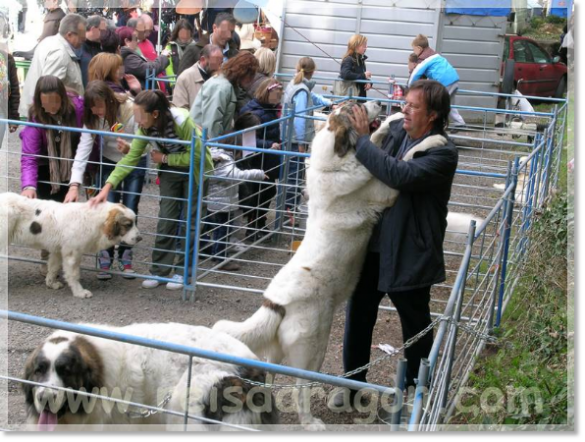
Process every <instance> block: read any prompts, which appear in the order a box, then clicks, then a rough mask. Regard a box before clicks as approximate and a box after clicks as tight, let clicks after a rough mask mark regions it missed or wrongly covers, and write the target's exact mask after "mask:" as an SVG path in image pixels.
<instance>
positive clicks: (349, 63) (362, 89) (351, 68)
mask: <svg viewBox="0 0 585 442" xmlns="http://www.w3.org/2000/svg"><path fill="white" fill-rule="evenodd" d="M367 58H368V57H366V56H365V55H360V54H355V55H354V56H348V57H345V58H344V59H343V61H342V62H341V71H340V72H339V76H340V77H341V78H342V79H344V80H351V81H354V80H367V78H366V70H367V69H366V60H367ZM356 86H357V87H358V91H359V96H360V97H365V96H366V83H356Z"/></svg>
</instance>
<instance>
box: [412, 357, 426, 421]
mask: <svg viewBox="0 0 585 442" xmlns="http://www.w3.org/2000/svg"><path fill="white" fill-rule="evenodd" d="M428 380H429V360H428V359H427V358H421V360H420V367H419V369H418V378H417V384H416V390H415V392H414V406H413V410H412V416H410V422H409V423H408V431H417V430H418V429H419V425H420V420H421V417H422V409H423V406H424V400H425V393H426V391H425V390H426V389H427V385H428Z"/></svg>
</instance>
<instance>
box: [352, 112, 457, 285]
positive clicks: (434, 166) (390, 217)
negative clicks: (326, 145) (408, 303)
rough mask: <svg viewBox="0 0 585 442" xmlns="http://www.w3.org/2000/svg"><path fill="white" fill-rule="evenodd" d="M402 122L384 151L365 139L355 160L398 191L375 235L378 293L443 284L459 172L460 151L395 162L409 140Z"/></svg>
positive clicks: (442, 151)
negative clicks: (450, 212) (449, 205)
mask: <svg viewBox="0 0 585 442" xmlns="http://www.w3.org/2000/svg"><path fill="white" fill-rule="evenodd" d="M402 123H403V120H398V121H395V122H393V123H392V124H391V126H390V131H389V133H388V135H387V136H386V139H385V140H384V143H383V145H382V149H379V148H377V147H376V146H375V145H374V144H372V143H371V142H370V140H369V137H367V136H363V137H360V138H359V139H358V143H357V146H356V149H357V153H356V158H357V159H358V160H359V161H360V162H361V163H362V164H363V165H364V166H366V168H367V169H368V170H369V171H370V172H371V173H372V174H373V175H374V176H375V177H376V178H378V179H379V180H381V181H382V182H383V183H385V184H387V185H388V186H390V187H392V188H394V189H396V190H399V191H400V196H399V197H398V199H397V200H396V204H395V205H394V206H393V207H390V208H388V209H386V210H385V211H384V213H383V214H382V219H381V220H380V222H379V223H378V225H377V226H376V228H375V229H374V232H373V234H372V238H371V240H370V248H372V247H374V248H375V249H376V250H379V251H380V279H379V281H378V290H380V291H383V292H398V291H405V290H412V289H415V288H421V287H428V286H431V285H433V284H437V283H439V282H443V281H445V261H444V258H443V239H444V237H445V230H446V228H447V211H448V210H447V203H448V202H449V197H450V196H451V184H452V182H453V177H454V175H455V169H456V168H457V160H458V154H457V148H456V147H455V145H454V144H453V142H452V141H450V140H449V142H448V144H447V145H446V146H443V147H435V148H432V149H430V150H428V151H426V152H419V153H417V154H415V155H414V158H413V159H411V160H410V161H407V162H405V161H399V160H397V159H396V158H395V156H396V154H397V153H398V150H399V148H400V146H401V144H402V140H403V139H404V137H405V136H406V132H405V131H404V129H402Z"/></svg>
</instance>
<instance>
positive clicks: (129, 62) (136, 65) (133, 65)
mask: <svg viewBox="0 0 585 442" xmlns="http://www.w3.org/2000/svg"><path fill="white" fill-rule="evenodd" d="M120 51H121V54H122V59H123V60H124V70H125V72H126V73H127V74H132V75H134V76H135V77H136V79H137V80H138V81H140V85H141V86H142V90H144V89H145V84H146V71H147V70H150V71H152V70H153V69H154V71H155V75H158V74H160V73H161V72H164V70H165V69H166V67H167V66H168V65H169V59H168V58H167V57H166V56H164V55H159V56H158V57H156V59H155V60H154V61H149V60H147V59H146V58H145V57H144V56H142V55H139V54H138V53H137V52H135V51H133V50H132V49H130V48H129V47H128V46H122V49H121V50H120Z"/></svg>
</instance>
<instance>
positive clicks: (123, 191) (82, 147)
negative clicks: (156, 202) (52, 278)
mask: <svg viewBox="0 0 585 442" xmlns="http://www.w3.org/2000/svg"><path fill="white" fill-rule="evenodd" d="M84 107H85V113H84V118H83V122H84V125H83V128H84V129H92V130H100V131H106V132H112V135H109V136H103V137H101V138H102V139H101V143H98V144H99V145H101V155H100V158H99V162H100V165H101V167H100V168H99V169H100V171H101V173H100V177H99V182H100V183H101V185H102V186H103V185H104V184H105V182H106V180H107V178H108V177H109V176H110V174H111V173H112V171H113V170H114V168H115V166H116V163H117V162H118V161H120V160H121V159H122V158H123V157H124V155H125V154H127V153H128V151H129V146H127V145H123V146H121V145H119V144H118V138H119V137H117V136H116V133H119V132H122V133H127V134H133V133H135V132H136V130H137V129H138V128H137V127H136V125H135V123H134V113H133V105H132V100H131V99H129V97H128V95H126V94H115V93H114V91H113V90H112V89H111V88H110V87H109V86H108V84H107V83H106V82H104V81H100V80H94V81H90V82H89V83H88V85H87V88H86V89H85V95H84ZM95 139H96V135H93V134H90V133H87V132H84V133H83V134H82V135H81V141H80V143H79V147H78V148H77V153H76V155H75V162H74V163H73V169H72V172H71V184H77V186H73V185H72V186H70V188H69V192H68V193H67V197H66V198H65V202H72V201H78V200H79V187H78V186H80V185H81V184H82V182H83V174H84V172H85V169H86V165H87V161H88V160H89V157H90V154H91V151H92V148H93V146H94V143H95ZM137 167H138V168H137V169H134V170H132V171H131V172H130V174H129V175H128V176H127V177H126V178H124V179H123V180H122V182H121V183H120V186H119V187H118V189H117V190H116V191H114V192H110V193H109V194H108V201H110V202H112V203H118V202H122V203H123V204H124V205H125V206H126V207H128V208H129V209H132V210H133V211H134V212H135V213H136V214H138V204H139V203H140V194H141V193H142V186H143V185H144V176H145V171H146V169H145V168H146V153H145V154H143V155H142V156H141V158H140V161H139V162H138V164H137ZM113 261H114V247H112V248H110V249H108V250H102V251H101V252H100V257H99V264H100V269H101V272H99V273H98V275H97V277H98V279H101V280H107V279H111V278H112V275H111V273H109V272H108V271H109V270H110V267H111V265H112V263H113ZM118 263H119V266H120V270H121V271H122V272H123V273H124V277H125V278H127V279H133V278H134V275H133V274H134V273H135V272H134V270H133V269H132V247H130V246H128V245H126V244H120V245H119V246H118Z"/></svg>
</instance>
